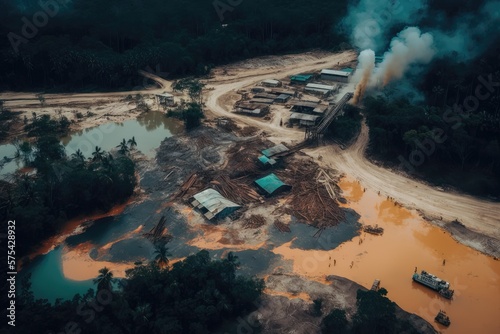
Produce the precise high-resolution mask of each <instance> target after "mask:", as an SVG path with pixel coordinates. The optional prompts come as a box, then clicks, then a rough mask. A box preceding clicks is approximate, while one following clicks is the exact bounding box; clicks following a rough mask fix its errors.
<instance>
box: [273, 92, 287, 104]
mask: <svg viewBox="0 0 500 334" xmlns="http://www.w3.org/2000/svg"><path fill="white" fill-rule="evenodd" d="M290 98H291V96H290V95H286V94H281V95H280V96H278V97H277V98H275V99H274V102H276V103H286V102H287V101H288V100H290Z"/></svg>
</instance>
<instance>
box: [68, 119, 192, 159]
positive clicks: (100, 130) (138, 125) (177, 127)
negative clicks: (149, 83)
mask: <svg viewBox="0 0 500 334" xmlns="http://www.w3.org/2000/svg"><path fill="white" fill-rule="evenodd" d="M181 131H182V125H181V124H180V123H179V122H178V121H176V120H172V119H170V118H167V117H165V114H164V113H161V112H159V111H150V112H148V113H145V114H143V115H141V116H139V117H138V118H137V119H133V120H128V121H125V122H122V123H107V124H102V125H100V126H98V127H95V128H90V129H85V130H81V131H77V132H75V133H73V134H71V135H69V136H66V137H64V138H62V139H61V142H62V143H63V145H64V146H65V147H66V151H67V153H68V154H71V153H74V152H76V151H77V150H78V149H80V150H81V151H82V153H83V155H84V156H85V157H87V158H88V157H90V156H91V155H92V152H93V151H94V150H95V147H96V146H99V147H100V148H102V149H103V150H105V151H110V150H113V149H115V148H116V147H117V145H118V144H119V143H120V142H121V141H122V139H125V140H129V139H131V138H132V137H135V140H136V142H137V147H136V149H138V150H139V151H141V152H142V153H144V154H145V155H146V156H148V157H150V158H151V157H154V155H155V151H154V150H155V149H156V148H157V147H159V146H160V143H161V141H162V140H164V139H165V138H166V137H171V136H172V135H174V134H177V133H180V132H181Z"/></svg>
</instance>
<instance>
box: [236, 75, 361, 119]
mask: <svg viewBox="0 0 500 334" xmlns="http://www.w3.org/2000/svg"><path fill="white" fill-rule="evenodd" d="M352 74H353V69H351V68H344V69H341V70H331V69H323V70H321V72H320V73H319V74H316V75H314V74H297V75H293V76H291V77H290V82H289V87H288V88H287V87H284V84H283V82H282V81H280V80H276V79H266V80H263V81H262V82H261V83H260V85H259V86H256V87H253V88H252V89H251V94H252V97H251V98H250V99H248V100H244V101H240V102H238V103H237V105H236V107H235V112H237V113H241V114H247V115H249V116H258V117H262V116H265V115H267V114H268V113H269V112H270V106H271V105H273V104H281V105H285V106H286V107H289V108H290V112H291V114H290V118H289V124H290V125H292V126H293V125H299V126H313V125H315V124H317V123H318V122H319V121H320V120H321V118H322V117H323V116H324V114H325V112H326V110H327V108H328V106H326V105H323V104H320V103H319V102H314V101H306V100H301V99H300V98H298V97H301V94H300V93H299V91H300V92H303V93H304V94H309V95H315V96H317V97H319V98H321V99H327V98H328V97H330V96H331V95H334V94H336V93H338V91H339V89H340V86H341V85H342V84H346V83H348V82H349V79H350V77H351V76H352Z"/></svg>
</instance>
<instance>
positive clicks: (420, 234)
mask: <svg viewBox="0 0 500 334" xmlns="http://www.w3.org/2000/svg"><path fill="white" fill-rule="evenodd" d="M341 188H342V189H343V190H344V194H345V196H346V198H347V199H348V200H349V201H350V203H349V204H348V206H349V207H350V208H352V209H354V210H355V211H356V212H357V213H358V214H360V216H361V218H360V222H362V223H364V224H372V225H373V224H378V225H379V226H381V227H383V228H384V234H383V235H382V236H376V235H371V234H366V233H362V234H361V235H360V236H357V237H355V238H353V239H352V240H350V241H348V242H345V243H343V244H342V245H341V246H339V247H337V248H335V249H333V250H330V251H320V250H315V251H304V250H300V249H294V248H291V247H290V244H289V243H287V244H284V245H282V246H280V247H278V248H276V249H275V250H274V252H275V253H276V254H280V255H282V256H283V257H284V258H285V259H290V260H292V261H293V263H294V266H293V270H294V272H296V273H298V274H300V275H304V276H307V277H310V278H311V279H314V280H318V281H324V277H325V275H330V274H334V275H339V276H343V277H346V278H348V279H350V280H353V281H355V282H357V283H359V284H361V285H363V286H365V287H366V288H370V287H371V285H372V282H373V280H374V279H379V280H381V286H382V287H384V288H386V289H387V290H388V291H389V294H388V297H389V298H390V299H392V300H393V301H395V302H396V303H397V304H398V305H399V306H401V307H402V308H403V309H404V310H406V311H408V312H412V313H416V314H418V315H419V316H421V317H423V318H424V319H426V320H427V321H429V322H430V323H433V324H434V326H435V327H436V328H437V329H438V330H439V331H442V332H448V333H497V332H498V330H499V329H500V318H499V316H498V315H499V314H500V298H499V297H500V261H495V260H494V259H492V258H491V257H488V256H485V255H483V254H481V253H479V252H477V251H475V250H473V249H471V248H468V247H466V246H463V245H461V244H459V243H457V242H456V241H455V240H454V239H453V238H452V237H451V236H450V235H449V234H448V233H447V232H444V231H443V230H441V229H439V228H437V227H435V226H433V225H431V224H429V223H427V222H426V221H424V220H423V219H422V218H420V217H419V216H418V214H417V213H416V212H415V211H409V210H407V209H405V208H401V207H399V206H398V205H396V204H395V203H394V202H393V201H392V200H390V199H387V198H382V197H381V196H379V195H377V194H376V193H373V192H371V191H368V190H367V191H366V192H364V190H363V188H362V187H361V186H360V185H359V184H358V183H357V182H356V181H354V180H349V179H344V180H343V181H342V183H341ZM443 260H445V264H444V265H443ZM415 267H417V270H418V271H419V272H420V270H422V269H424V270H426V271H428V272H430V273H433V274H434V275H436V276H438V277H440V278H442V279H444V280H446V281H448V282H450V284H451V288H452V289H454V290H455V296H454V299H453V300H451V301H449V300H447V299H445V298H442V297H441V296H440V295H439V294H437V293H436V292H434V291H433V290H431V289H429V288H427V287H425V286H422V285H420V284H418V283H415V282H413V281H412V279H411V277H412V274H413V272H414V270H415ZM440 309H442V310H445V311H446V312H447V314H448V315H449V317H450V320H451V322H452V324H451V325H450V327H449V328H446V327H443V326H440V325H438V324H437V323H435V322H434V317H435V316H436V314H437V313H438V311H439V310H440Z"/></svg>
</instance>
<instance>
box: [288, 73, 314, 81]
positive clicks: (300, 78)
mask: <svg viewBox="0 0 500 334" xmlns="http://www.w3.org/2000/svg"><path fill="white" fill-rule="evenodd" d="M311 78H312V75H310V74H299V75H292V76H291V77H290V79H291V80H294V81H307V80H310V79H311Z"/></svg>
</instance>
